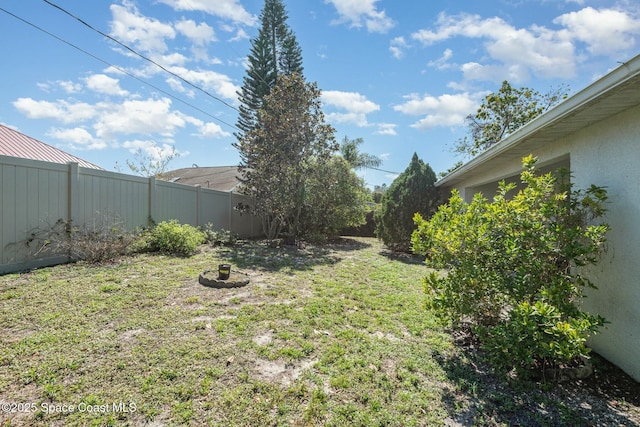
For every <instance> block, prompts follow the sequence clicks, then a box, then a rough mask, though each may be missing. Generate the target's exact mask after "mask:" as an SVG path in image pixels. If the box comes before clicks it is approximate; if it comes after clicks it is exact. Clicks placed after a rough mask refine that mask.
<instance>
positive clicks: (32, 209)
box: [0, 156, 69, 274]
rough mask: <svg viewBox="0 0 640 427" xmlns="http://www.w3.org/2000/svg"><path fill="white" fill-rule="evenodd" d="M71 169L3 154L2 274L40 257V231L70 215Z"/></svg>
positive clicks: (0, 187) (0, 161) (0, 170)
mask: <svg viewBox="0 0 640 427" xmlns="http://www.w3.org/2000/svg"><path fill="white" fill-rule="evenodd" d="M68 172H69V167H68V166H66V165H60V164H56V163H46V162H37V161H33V160H25V159H15V158H11V157H5V156H0V191H1V193H2V197H0V212H1V213H2V217H1V218H0V227H1V232H0V274H1V273H4V272H5V271H9V270H11V269H17V270H19V269H21V268H23V267H24V263H25V262H28V261H29V260H33V259H34V258H37V256H36V254H37V253H38V250H39V249H40V248H41V245H40V244H39V242H38V240H37V239H35V238H34V237H35V236H36V235H37V234H38V231H39V230H44V229H49V228H51V227H52V226H53V225H54V224H55V223H56V222H57V221H58V220H59V219H62V220H66V219H67V218H68V217H69V204H68V203H66V201H68ZM11 265H15V267H13V268H9V267H6V266H11Z"/></svg>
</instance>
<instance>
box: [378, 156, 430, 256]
mask: <svg viewBox="0 0 640 427" xmlns="http://www.w3.org/2000/svg"><path fill="white" fill-rule="evenodd" d="M435 182H436V174H435V173H434V172H433V170H432V169H431V167H430V166H429V165H428V164H425V163H424V162H423V161H422V160H420V159H419V158H418V155H417V154H415V153H414V154H413V158H412V159H411V163H410V164H409V166H408V167H407V169H406V170H405V171H404V172H402V173H401V174H400V175H399V176H398V177H397V178H396V179H395V180H394V181H393V182H392V183H391V185H390V186H389V189H388V190H387V191H386V192H385V193H384V194H383V195H382V199H381V202H380V207H379V209H377V210H376V212H375V226H376V236H377V237H378V238H379V239H381V240H382V242H383V243H384V244H385V245H386V246H387V247H389V248H390V249H392V250H395V251H403V252H408V251H409V250H410V249H411V233H412V232H413V230H414V229H415V224H414V222H413V216H414V215H415V214H416V213H417V212H418V213H420V214H421V215H422V216H424V217H427V218H428V217H430V216H431V215H432V214H433V213H434V212H435V211H436V209H437V207H438V205H439V203H440V201H439V196H438V189H437V188H436V187H435V185H434V184H435Z"/></svg>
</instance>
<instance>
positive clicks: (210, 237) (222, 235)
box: [204, 223, 238, 246]
mask: <svg viewBox="0 0 640 427" xmlns="http://www.w3.org/2000/svg"><path fill="white" fill-rule="evenodd" d="M204 233H205V239H206V242H207V243H209V244H211V245H213V246H234V245H235V244H236V242H237V241H238V235H237V234H236V233H234V232H233V231H230V230H225V229H224V228H222V229H220V230H216V229H214V228H213V224H211V223H208V224H207V225H206V226H205V228H204Z"/></svg>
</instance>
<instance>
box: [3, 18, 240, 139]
mask: <svg viewBox="0 0 640 427" xmlns="http://www.w3.org/2000/svg"><path fill="white" fill-rule="evenodd" d="M0 11H2V12H4V13H6V14H7V15H10V16H12V17H13V18H15V19H17V20H19V21H22V22H23V23H25V24H27V25H29V26H31V27H33V28H35V29H37V30H39V31H42V32H43V33H45V34H47V35H49V36H51V37H53V38H54V39H56V40H58V41H60V42H62V43H64V44H66V45H68V46H71V47H72V48H74V49H76V50H79V51H80V52H82V53H84V54H85V55H88V56H90V57H92V58H93V59H95V60H97V61H100V62H102V63H103V64H105V65H108V66H109V67H113V68H115V69H116V70H118V71H120V72H121V73H124V74H126V75H127V76H129V77H131V78H134V79H136V80H137V81H139V82H141V83H143V84H145V85H147V86H149V87H151V88H153V89H155V90H157V91H158V92H161V93H163V94H165V95H167V96H168V97H170V98H172V99H174V100H176V101H178V102H180V103H182V104H184V105H187V106H189V107H191V108H193V109H194V110H196V111H199V112H201V113H202V114H204V115H206V116H208V117H211V118H212V119H213V120H215V121H217V122H219V123H222V124H223V125H226V126H229V127H231V128H233V129H235V130H238V131H239V130H240V129H238V128H237V127H236V126H234V125H232V124H229V123H227V122H225V121H224V120H221V119H219V118H217V117H215V116H213V115H211V114H210V113H208V112H206V111H205V110H203V109H201V108H200V107H196V106H195V105H193V104H191V103H189V102H187V101H185V100H183V99H181V98H178V97H177V96H175V95H173V94H171V93H169V92H167V91H166V90H164V89H161V88H159V87H157V86H155V85H153V84H151V83H148V82H146V81H144V80H143V79H141V78H140V77H137V76H136V75H134V74H132V73H130V72H129V71H127V70H125V69H123V68H121V67H118V66H117V65H113V64H111V63H110V62H108V61H105V60H104V59H102V58H100V57H98V56H96V55H94V54H92V53H91V52H88V51H86V50H84V49H82V48H81V47H78V46H76V45H74V44H73V43H71V42H68V41H66V40H65V39H63V38H61V37H59V36H57V35H55V34H53V33H51V32H49V31H47V30H45V29H44V28H42V27H39V26H38V25H36V24H33V23H31V22H29V21H27V20H26V19H24V18H21V17H19V16H17V15H15V14H14V13H11V12H9V11H8V10H6V9H4V8H2V7H0Z"/></svg>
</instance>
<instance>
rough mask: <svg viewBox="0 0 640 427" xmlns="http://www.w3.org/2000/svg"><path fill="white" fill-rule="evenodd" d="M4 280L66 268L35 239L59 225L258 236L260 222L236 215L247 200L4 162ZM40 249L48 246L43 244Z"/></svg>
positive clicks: (0, 180)
mask: <svg viewBox="0 0 640 427" xmlns="http://www.w3.org/2000/svg"><path fill="white" fill-rule="evenodd" d="M0 191H1V197H0V212H1V214H2V216H1V217H0V227H1V229H0V274H4V273H8V272H12V271H20V270H25V269H29V268H34V267H39V266H44V265H52V264H56V263H60V262H64V261H65V260H66V257H64V256H62V255H51V254H48V255H43V254H42V253H38V249H39V248H40V247H41V244H40V245H39V244H38V241H37V239H34V235H35V234H37V232H38V231H39V230H40V231H48V230H50V229H51V227H53V226H54V225H55V224H56V222H58V221H63V222H67V221H71V223H72V224H73V225H74V226H79V227H83V226H84V227H86V228H89V229H90V228H91V227H93V226H94V225H98V226H99V225H100V221H103V220H114V219H115V220H118V221H122V222H124V223H125V224H126V227H127V228H128V229H134V228H136V227H139V226H146V225H148V224H149V219H153V220H154V221H156V222H161V221H168V220H172V219H176V220H178V221H179V222H180V223H183V224H191V225H194V226H202V227H204V226H205V225H206V224H207V223H211V224H212V225H213V227H214V228H215V229H222V228H224V229H227V230H231V231H233V232H235V233H237V234H239V235H240V236H241V237H253V236H256V235H258V234H259V227H257V226H256V224H257V222H256V221H255V218H254V217H252V216H250V215H240V214H239V212H238V211H236V210H235V209H233V207H234V206H235V205H236V204H237V203H238V202H239V201H245V203H246V202H247V198H246V197H245V196H241V195H238V194H233V193H226V192H222V191H216V190H209V189H202V188H199V187H192V186H189V185H183V184H176V183H171V182H166V181H158V180H156V179H154V178H141V177H137V176H132V175H126V174H121V173H116V172H108V171H100V170H95V169H87V168H82V167H79V166H78V165H77V164H75V163H71V164H68V165H62V164H58V163H49V162H41V161H37V160H26V159H19V158H15V157H8V156H0ZM40 243H41V242H40Z"/></svg>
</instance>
